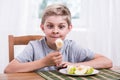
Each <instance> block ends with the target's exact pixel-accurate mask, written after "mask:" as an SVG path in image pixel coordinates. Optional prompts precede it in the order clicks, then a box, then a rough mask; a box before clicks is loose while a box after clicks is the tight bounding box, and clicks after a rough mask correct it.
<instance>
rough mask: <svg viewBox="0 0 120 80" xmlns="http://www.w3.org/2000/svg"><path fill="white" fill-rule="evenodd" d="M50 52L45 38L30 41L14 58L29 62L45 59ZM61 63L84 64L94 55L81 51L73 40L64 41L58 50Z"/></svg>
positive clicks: (85, 50) (87, 51) (53, 67)
mask: <svg viewBox="0 0 120 80" xmlns="http://www.w3.org/2000/svg"><path fill="white" fill-rule="evenodd" d="M51 51H54V50H52V49H51V48H49V47H48V46H47V44H46V41H45V38H42V39H41V40H34V41H30V42H29V43H28V45H27V46H26V47H25V49H24V50H23V51H22V52H21V53H20V54H19V55H18V56H17V57H16V59H17V60H18V61H19V62H22V63H24V62H31V61H35V60H38V59H41V58H43V57H45V56H46V55H47V54H49V53H50V52H51ZM60 52H61V53H62V58H63V61H68V62H72V63H77V62H84V61H88V60H91V59H93V57H94V53H93V52H92V51H90V50H89V49H83V48H81V47H80V46H78V45H77V44H76V43H75V42H74V41H73V40H68V39H65V40H64V45H63V47H62V48H61V49H60ZM55 69H56V68H55V66H49V67H44V68H41V69H38V70H36V71H42V70H55Z"/></svg>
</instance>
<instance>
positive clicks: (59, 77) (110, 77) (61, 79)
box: [37, 69, 120, 80]
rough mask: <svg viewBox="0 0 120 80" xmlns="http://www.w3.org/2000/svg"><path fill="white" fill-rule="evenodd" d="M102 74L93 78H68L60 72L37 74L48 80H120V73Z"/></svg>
mask: <svg viewBox="0 0 120 80" xmlns="http://www.w3.org/2000/svg"><path fill="white" fill-rule="evenodd" d="M99 71H100V73H98V74H96V75H92V76H84V77H81V76H77V77H75V76H68V75H63V74H61V73H59V72H58V71H41V72H37V73H38V74H39V75H40V76H42V77H43V78H45V79H46V80H120V73H117V72H115V71H112V70H109V69H101V70H99Z"/></svg>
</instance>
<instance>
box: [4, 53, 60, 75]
mask: <svg viewBox="0 0 120 80" xmlns="http://www.w3.org/2000/svg"><path fill="white" fill-rule="evenodd" d="M61 61H62V55H61V53H59V52H52V53H49V54H48V55H47V56H46V57H44V58H42V59H39V60H36V61H33V62H26V63H21V62H19V61H18V60H16V59H14V60H13V61H12V62H10V63H9V65H8V66H7V67H6V69H5V71H4V72H6V73H10V72H30V71H34V70H37V69H40V68H43V67H46V66H52V65H56V64H59V63H61Z"/></svg>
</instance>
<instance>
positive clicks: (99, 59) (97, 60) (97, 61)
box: [79, 54, 112, 69]
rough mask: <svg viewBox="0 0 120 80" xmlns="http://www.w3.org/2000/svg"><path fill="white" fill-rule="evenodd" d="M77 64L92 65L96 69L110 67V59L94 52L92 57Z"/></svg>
mask: <svg viewBox="0 0 120 80" xmlns="http://www.w3.org/2000/svg"><path fill="white" fill-rule="evenodd" d="M79 64H82V65H88V66H92V67H94V68H96V69H100V68H111V67H112V61H111V60H110V59H108V58H107V57H105V56H103V55H101V54H95V56H94V59H92V60H90V61H86V62H82V63H79Z"/></svg>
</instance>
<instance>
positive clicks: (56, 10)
mask: <svg viewBox="0 0 120 80" xmlns="http://www.w3.org/2000/svg"><path fill="white" fill-rule="evenodd" d="M49 16H63V17H64V18H65V20H66V21H67V23H68V25H71V13H70V11H69V9H68V8H67V7H66V6H65V5H63V4H53V5H49V6H48V7H47V8H46V9H45V10H44V12H43V15H42V21H41V23H42V24H44V22H45V20H46V18H47V17H49Z"/></svg>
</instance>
